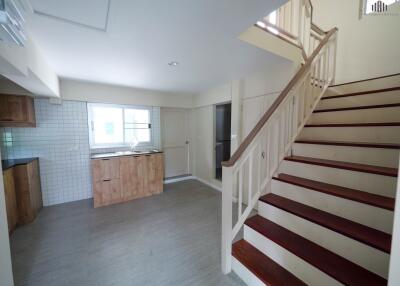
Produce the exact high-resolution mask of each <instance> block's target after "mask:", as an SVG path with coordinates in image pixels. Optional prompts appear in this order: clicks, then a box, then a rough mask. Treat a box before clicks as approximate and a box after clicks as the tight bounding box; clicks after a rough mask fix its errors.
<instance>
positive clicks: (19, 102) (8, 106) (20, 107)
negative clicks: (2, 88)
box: [0, 95, 27, 122]
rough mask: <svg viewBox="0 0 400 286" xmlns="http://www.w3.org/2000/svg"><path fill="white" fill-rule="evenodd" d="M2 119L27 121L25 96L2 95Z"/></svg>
mask: <svg viewBox="0 0 400 286" xmlns="http://www.w3.org/2000/svg"><path fill="white" fill-rule="evenodd" d="M1 97H2V100H1V104H2V107H1V109H0V120H1V121H11V122H12V121H26V120H27V110H26V102H25V100H26V99H25V96H15V95H1Z"/></svg>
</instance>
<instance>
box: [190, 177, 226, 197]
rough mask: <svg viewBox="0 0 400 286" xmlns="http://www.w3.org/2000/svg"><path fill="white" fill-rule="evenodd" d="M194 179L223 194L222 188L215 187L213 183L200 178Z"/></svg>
mask: <svg viewBox="0 0 400 286" xmlns="http://www.w3.org/2000/svg"><path fill="white" fill-rule="evenodd" d="M194 179H195V180H197V181H199V182H201V183H203V184H204V185H207V186H209V187H211V188H213V189H214V190H216V191H219V192H221V193H222V188H220V187H217V186H216V185H214V184H213V183H211V182H208V181H206V180H203V179H200V178H198V177H194Z"/></svg>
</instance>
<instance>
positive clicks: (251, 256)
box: [232, 240, 306, 286]
mask: <svg viewBox="0 0 400 286" xmlns="http://www.w3.org/2000/svg"><path fill="white" fill-rule="evenodd" d="M232 255H233V257H235V258H236V259H237V260H239V261H240V263H242V264H243V265H244V266H245V267H246V268H247V269H249V270H250V271H251V272H252V273H253V274H254V275H255V276H257V277H258V278H259V279H260V280H261V281H262V282H264V283H265V284H266V285H270V286H287V285H290V286H305V285H306V284H305V283H304V282H303V281H301V280H300V279H298V278H297V277H296V276H294V275H293V274H292V273H290V272H289V271H287V270H286V269H285V268H283V267H282V266H280V265H279V264H277V263H276V262H275V261H273V260H272V259H271V258H269V257H268V256H266V255H265V254H263V253H262V252H261V251H259V250H258V249H257V248H255V247H254V246H252V245H251V244H250V243H248V242H247V241H245V240H239V241H238V242H236V243H234V244H233V245H232Z"/></svg>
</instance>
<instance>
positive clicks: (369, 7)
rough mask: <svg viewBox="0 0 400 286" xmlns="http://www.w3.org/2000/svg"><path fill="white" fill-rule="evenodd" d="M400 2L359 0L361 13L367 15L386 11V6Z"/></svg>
mask: <svg viewBox="0 0 400 286" xmlns="http://www.w3.org/2000/svg"><path fill="white" fill-rule="evenodd" d="M396 2H400V1H399V0H361V5H362V10H363V11H362V12H363V13H362V14H363V15H368V14H372V13H382V12H386V10H387V7H388V6H390V5H392V4H394V3H396Z"/></svg>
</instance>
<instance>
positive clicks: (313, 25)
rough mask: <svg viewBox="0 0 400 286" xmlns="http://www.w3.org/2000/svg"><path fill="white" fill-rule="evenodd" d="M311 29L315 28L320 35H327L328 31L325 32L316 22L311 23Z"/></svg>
mask: <svg viewBox="0 0 400 286" xmlns="http://www.w3.org/2000/svg"><path fill="white" fill-rule="evenodd" d="M311 30H313V31H314V32H316V33H317V34H319V35H320V36H325V35H326V34H327V32H325V31H324V30H322V29H321V28H320V27H318V26H317V25H315V24H314V23H311Z"/></svg>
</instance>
